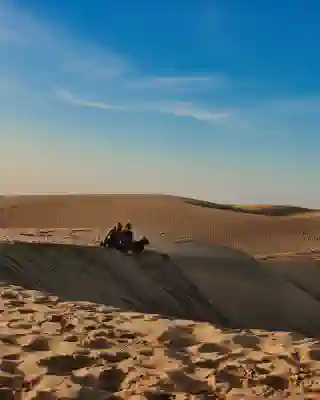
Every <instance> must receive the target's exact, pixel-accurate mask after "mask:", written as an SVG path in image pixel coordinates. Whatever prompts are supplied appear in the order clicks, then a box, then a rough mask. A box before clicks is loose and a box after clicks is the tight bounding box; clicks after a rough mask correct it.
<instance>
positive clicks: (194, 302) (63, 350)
mask: <svg viewBox="0 0 320 400" xmlns="http://www.w3.org/2000/svg"><path fill="white" fill-rule="evenodd" d="M0 201H4V203H5V204H4V203H1V209H2V211H1V212H0V219H1V224H2V229H1V228H0V399H15V400H16V399H17V400H20V399H21V400H33V399H34V400H35V399H36V400H58V399H65V400H67V399H79V400H86V399H88V400H91V399H93V400H95V399H97V400H98V399H99V400H100V399H101V400H105V399H124V400H125V399H131V398H132V399H158V398H161V399H162V398H163V399H181V400H184V399H207V398H208V399H211V398H212V399H238V400H239V399H243V398H245V399H257V398H274V399H277V398H278V399H283V398H297V399H298V398H299V399H300V398H303V399H304V398H307V399H318V398H319V395H320V321H319V318H318V316H319V315H320V313H319V312H320V289H319V285H318V282H319V277H320V275H319V274H320V272H319V271H320V249H319V247H320V246H318V245H319V234H320V229H319V218H318V217H317V214H308V216H306V215H303V214H299V216H297V215H298V214H293V215H291V216H266V215H257V214H250V213H242V212H234V211H233V210H218V209H212V208H208V207H203V206H202V205H200V206H199V205H191V204H188V203H185V201H184V200H182V199H181V198H180V199H179V198H174V197H168V196H149V197H148V196H143V197H141V196H139V195H137V196H131V197H130V196H129V197H127V196H109V197H106V196H92V198H90V196H84V197H83V196H78V197H77V196H75V197H74V196H65V197H63V196H53V197H50V196H48V197H42V198H40V197H37V198H32V197H22V198H21V199H19V198H14V199H12V198H10V199H9V198H7V199H5V200H0ZM115 216H116V217H117V218H116V219H121V220H123V219H126V218H128V219H131V220H133V222H134V226H135V227H136V228H137V230H138V232H139V233H141V234H145V233H146V234H148V235H150V238H151V239H152V240H151V244H152V246H153V248H152V246H151V248H150V249H148V250H147V251H146V253H144V254H142V255H141V256H125V255H122V254H120V253H118V252H116V251H113V250H107V249H104V248H100V247H99V246H97V244H98V243H99V241H100V239H101V237H102V235H103V234H104V233H105V229H106V228H107V227H108V225H110V224H112V223H113V222H114V219H115ZM72 224H74V225H72ZM72 226H74V227H73V228H72ZM279 240H280V243H279Z"/></svg>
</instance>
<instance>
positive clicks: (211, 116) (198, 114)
mask: <svg viewBox="0 0 320 400" xmlns="http://www.w3.org/2000/svg"><path fill="white" fill-rule="evenodd" d="M148 108H150V109H153V110H155V111H158V112H161V113H166V114H171V115H175V116H177V117H190V118H194V119H197V120H199V121H205V122H211V123H216V122H219V121H222V120H224V119H226V118H228V117H230V112H229V111H216V110H209V109H206V108H203V107H200V106H198V105H196V104H193V103H191V102H176V103H162V104H156V105H150V106H148Z"/></svg>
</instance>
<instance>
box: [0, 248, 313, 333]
mask: <svg viewBox="0 0 320 400" xmlns="http://www.w3.org/2000/svg"><path fill="white" fill-rule="evenodd" d="M307 267H308V266H307ZM307 267H306V268H305V269H304V274H305V275H308V273H309V271H308V268H307ZM312 268H313V269H312V271H311V270H310V274H311V273H312V274H313V276H315V275H314V274H315V273H316V272H319V271H320V269H319V268H320V267H319V268H318V269H315V267H314V266H313V267H312ZM0 279H1V281H2V282H4V283H5V284H14V285H19V286H23V287H25V288H28V289H36V290H41V291H43V292H47V293H51V294H54V295H57V296H59V297H60V298H61V299H62V300H67V301H89V302H96V303H100V304H106V305H109V306H113V307H117V308H120V309H123V310H131V311H138V312H143V313H155V314H161V315H162V316H165V317H167V318H182V319H192V320H195V321H206V322H210V323H213V324H216V325H217V326H220V327H226V328H232V329H239V328H241V329H253V328H254V329H265V330H284V331H293V332H297V333H301V334H303V335H306V336H319V334H320V320H319V319H318V318H317V316H318V315H320V302H319V301H318V297H317V295H318V293H316V292H315V291H316V289H315V286H313V288H312V290H309V286H310V285H309V286H308V283H307V282H306V280H304V282H302V283H301V285H302V286H303V288H301V287H299V282H297V280H298V277H297V276H296V277H295V282H293V281H292V279H287V278H286V275H285V274H281V273H279V271H276V270H275V268H269V266H268V265H267V264H264V263H262V262H259V261H257V260H255V259H253V258H252V257H251V256H249V255H246V254H243V253H240V252H238V251H234V250H232V249H230V251H229V252H228V251H227V248H225V247H223V248H220V251H219V248H217V251H216V255H215V254H213V255H211V256H201V255H196V256H192V255H191V254H179V253H174V254H171V255H170V256H168V255H165V254H160V253H157V252H155V251H146V252H145V253H143V254H142V255H140V256H126V255H123V254H120V253H119V252H117V251H115V250H107V249H105V248H100V247H94V246H79V245H69V244H68V245H67V244H53V243H25V242H19V243H13V244H9V243H2V244H1V247H0ZM315 279H317V281H319V280H318V277H315ZM311 281H312V282H314V280H312V279H310V282H311ZM310 287H311V286H310Z"/></svg>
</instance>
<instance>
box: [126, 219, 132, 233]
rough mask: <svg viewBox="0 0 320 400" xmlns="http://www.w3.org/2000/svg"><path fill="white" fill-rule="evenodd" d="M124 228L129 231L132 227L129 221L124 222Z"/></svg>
mask: <svg viewBox="0 0 320 400" xmlns="http://www.w3.org/2000/svg"><path fill="white" fill-rule="evenodd" d="M124 227H125V229H127V230H128V231H131V229H132V224H131V222H129V221H128V222H127V223H126V224H125V226H124Z"/></svg>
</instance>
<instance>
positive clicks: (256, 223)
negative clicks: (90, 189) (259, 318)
mask: <svg viewBox="0 0 320 400" xmlns="http://www.w3.org/2000/svg"><path fill="white" fill-rule="evenodd" d="M193 202H194V201H193ZM191 203H192V201H190V199H183V198H178V197H173V196H156V195H149V196H148V195H92V196H88V195H83V196H80V195H79V196H23V197H8V198H6V199H5V200H0V227H2V228H14V227H16V228H30V227H36V228H44V229H45V228H70V227H73V228H81V227H83V228H101V229H103V230H105V229H106V228H107V227H109V226H110V225H112V224H113V223H114V222H115V220H116V219H119V220H121V221H125V220H127V219H130V220H131V221H132V222H133V224H134V226H135V227H136V228H137V229H139V231H142V232H146V233H148V234H149V235H158V234H159V232H163V233H164V234H165V236H166V237H167V238H168V239H170V240H173V239H176V238H191V239H192V240H195V241H197V242H201V243H208V244H223V245H228V246H231V247H237V248H239V249H242V250H244V251H246V252H249V253H251V254H263V253H266V254H270V253H280V252H297V251H309V250H312V249H314V248H320V216H319V214H318V213H309V214H307V215H304V214H298V215H299V218H297V215H296V214H294V215H292V216H286V217H279V216H268V217H266V216H265V215H259V214H252V213H243V212H234V211H232V210H229V209H227V210H226V209H223V210H222V209H217V208H211V207H204V206H203V204H202V203H201V204H200V203H199V202H198V203H197V204H195V203H193V204H191Z"/></svg>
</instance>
